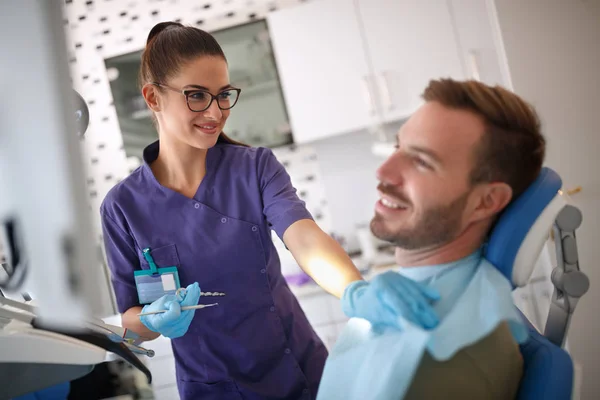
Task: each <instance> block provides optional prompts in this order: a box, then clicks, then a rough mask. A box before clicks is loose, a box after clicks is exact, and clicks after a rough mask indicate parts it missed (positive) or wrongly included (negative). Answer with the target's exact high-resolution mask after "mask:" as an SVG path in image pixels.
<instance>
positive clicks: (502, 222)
mask: <svg viewBox="0 0 600 400" xmlns="http://www.w3.org/2000/svg"><path fill="white" fill-rule="evenodd" d="M561 186H562V181H561V179H560V176H558V174H557V173H556V172H555V171H553V170H552V169H550V168H547V167H544V168H542V171H541V172H540V175H539V176H538V178H537V179H536V180H535V182H533V184H532V185H531V186H530V187H529V188H527V190H526V191H525V192H523V193H522V194H521V196H519V197H518V198H516V199H515V200H513V201H512V202H511V203H510V204H509V205H508V207H507V208H506V210H504V211H503V212H502V214H501V215H500V217H499V219H498V221H497V222H496V225H495V227H494V229H493V231H492V233H491V235H490V238H489V240H488V242H487V246H486V249H485V257H486V258H487V260H488V261H489V262H490V263H492V265H494V266H495V267H496V268H498V270H499V271H500V272H501V273H502V274H503V275H504V276H505V277H506V278H507V279H508V280H509V281H511V282H512V284H513V287H521V286H525V285H526V284H527V282H528V281H529V278H530V277H531V274H532V273H533V269H534V267H535V264H536V261H537V259H538V257H539V255H540V252H541V251H542V248H543V246H544V243H545V242H546V240H547V239H548V234H549V231H550V228H551V227H552V225H553V224H554V221H555V219H556V216H557V215H558V213H559V212H560V211H561V210H562V209H563V207H564V206H565V205H566V204H567V203H566V200H565V198H564V197H563V196H562V194H561V193H560V192H559V190H560V188H561Z"/></svg>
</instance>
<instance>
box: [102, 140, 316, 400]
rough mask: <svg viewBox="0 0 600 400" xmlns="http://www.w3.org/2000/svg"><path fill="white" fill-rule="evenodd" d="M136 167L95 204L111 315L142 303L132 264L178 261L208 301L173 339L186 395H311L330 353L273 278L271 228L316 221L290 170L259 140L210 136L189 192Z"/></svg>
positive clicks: (275, 260) (277, 270)
mask: <svg viewBox="0 0 600 400" xmlns="http://www.w3.org/2000/svg"><path fill="white" fill-rule="evenodd" d="M158 151H159V143H158V142H155V143H153V144H151V145H150V146H148V147H147V148H146V149H145V150H144V164H143V165H142V166H141V167H139V168H138V169H137V170H135V171H134V172H133V173H132V174H131V175H130V176H129V177H127V178H126V179H125V180H123V181H122V182H120V183H119V184H118V185H116V186H115V187H114V188H113V189H111V190H110V192H109V193H108V194H107V196H106V198H105V199H104V202H103V203H102V206H101V209H100V212H101V217H102V225H103V232H104V241H105V246H106V254H107V257H108V265H109V267H110V270H111V273H112V283H113V286H114V290H115V294H116V298H117V303H118V308H119V312H121V313H123V312H125V311H126V310H128V309H129V308H131V307H134V306H137V305H140V304H139V300H138V297H137V291H136V288H135V284H134V275H133V271H135V270H139V269H149V265H148V263H147V262H146V260H145V259H144V257H143V255H142V249H144V248H146V247H149V248H150V249H151V254H152V257H153V259H154V261H155V262H156V264H157V265H158V266H159V267H168V266H173V265H175V266H177V268H178V270H179V277H180V281H181V286H182V287H186V286H187V285H189V284H191V283H193V282H196V281H197V282H198V283H199V284H200V288H201V290H202V291H203V292H225V293H226V296H224V297H216V298H210V297H200V303H213V302H218V303H219V305H218V306H216V307H209V308H205V309H201V310H197V311H196V313H195V316H194V319H193V321H192V323H191V325H190V328H189V330H188V332H187V333H186V334H185V335H184V336H182V337H180V338H177V339H173V340H172V347H173V353H174V355H175V364H176V375H177V384H178V388H179V393H180V396H181V398H182V399H185V400H187V399H194V400H195V399H207V400H210V399H215V400H216V399H218V400H229V399H237V400H239V399H252V400H253V399H257V400H258V399H261V400H262V399H314V398H316V394H317V389H318V385H319V381H320V379H321V374H322V372H323V367H324V364H325V359H326V357H327V349H326V348H325V346H324V345H323V342H322V341H321V340H320V338H319V337H318V336H317V334H316V333H315V331H314V330H313V328H312V327H311V325H310V323H309V322H308V320H307V318H306V315H305V314H304V312H303V311H302V309H301V308H300V305H299V304H298V301H297V299H296V297H295V296H294V295H293V294H292V292H291V291H290V288H289V286H288V285H287V283H286V281H285V279H284V278H283V276H282V274H281V265H280V260H279V256H278V254H277V251H276V250H275V247H274V245H273V242H272V240H271V233H270V231H271V229H273V230H275V232H276V233H277V234H278V235H279V237H280V238H282V237H283V233H284V232H285V231H286V229H287V228H288V227H289V226H290V225H292V224H293V223H294V222H296V221H298V220H301V219H312V217H311V215H310V213H309V212H308V211H307V210H306V207H305V203H304V202H303V201H302V200H300V199H299V198H298V196H297V195H296V189H295V188H294V187H293V186H292V184H291V181H290V177H289V175H288V174H287V172H286V171H285V169H284V167H283V166H282V165H281V164H280V163H279V162H278V161H277V159H276V158H275V156H274V155H273V153H272V152H271V151H270V150H269V149H266V148H248V147H243V146H236V145H231V144H225V143H217V144H216V145H215V146H214V147H212V148H211V149H209V150H208V153H207V156H206V176H205V177H204V179H203V180H202V183H201V184H200V186H199V188H198V191H197V192H196V195H195V196H194V198H193V199H190V198H187V197H185V196H183V195H181V194H179V193H177V192H175V191H173V190H170V189H167V188H166V187H164V186H162V185H160V184H159V183H158V181H157V180H156V178H155V177H154V175H153V173H152V170H151V169H150V166H149V165H150V164H151V163H152V162H153V161H154V160H155V159H156V158H157V156H158Z"/></svg>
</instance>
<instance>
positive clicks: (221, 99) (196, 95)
mask: <svg viewBox="0 0 600 400" xmlns="http://www.w3.org/2000/svg"><path fill="white" fill-rule="evenodd" d="M152 84H153V85H155V86H158V87H162V88H165V89H169V90H172V91H173V92H177V93H181V94H183V95H184V96H185V101H186V103H187V106H188V108H189V109H190V111H193V112H202V111H206V110H208V108H209V107H210V106H211V104H212V102H213V100H217V105H218V106H219V108H220V109H221V110H229V109H231V108H233V106H235V103H237V101H238V99H239V97H240V92H241V91H242V89H237V88H231V89H226V90H223V91H222V92H220V93H219V94H217V95H216V96H215V95H213V94H212V93H210V92H209V91H207V90H203V89H183V90H177V89H175V88H172V87H169V86H167V85H163V84H162V83H158V82H153V83H152Z"/></svg>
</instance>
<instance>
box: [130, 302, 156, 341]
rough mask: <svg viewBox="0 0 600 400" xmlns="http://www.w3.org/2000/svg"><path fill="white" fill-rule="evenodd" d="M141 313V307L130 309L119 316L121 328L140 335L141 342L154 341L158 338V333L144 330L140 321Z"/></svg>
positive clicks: (144, 327)
mask: <svg viewBox="0 0 600 400" xmlns="http://www.w3.org/2000/svg"><path fill="white" fill-rule="evenodd" d="M141 312H142V307H139V306H138V307H131V308H130V309H129V310H127V311H125V312H124V313H123V314H122V315H121V324H122V326H123V328H127V329H129V330H130V331H132V332H135V333H137V334H138V335H140V337H141V338H142V340H143V341H145V342H146V341H149V340H154V339H156V338H157V337H159V336H160V333H158V332H154V331H151V330H150V329H148V328H146V326H145V325H144V324H142V321H140V317H139V316H138V314H139V313H141Z"/></svg>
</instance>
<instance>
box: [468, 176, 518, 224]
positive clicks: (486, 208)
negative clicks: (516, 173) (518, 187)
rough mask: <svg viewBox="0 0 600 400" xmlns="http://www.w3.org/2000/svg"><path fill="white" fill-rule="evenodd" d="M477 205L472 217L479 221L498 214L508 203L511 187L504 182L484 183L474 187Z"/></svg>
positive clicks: (510, 197)
mask: <svg viewBox="0 0 600 400" xmlns="http://www.w3.org/2000/svg"><path fill="white" fill-rule="evenodd" d="M476 192H477V205H476V206H475V209H474V210H473V214H472V218H473V220H474V221H480V220H484V219H487V218H493V217H495V216H496V215H498V214H499V213H500V212H502V210H504V208H505V207H506V206H507V205H508V203H510V201H511V199H512V189H511V187H510V186H509V185H508V184H506V183H504V182H494V183H486V184H484V185H481V186H480V187H478V188H477V189H476Z"/></svg>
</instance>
